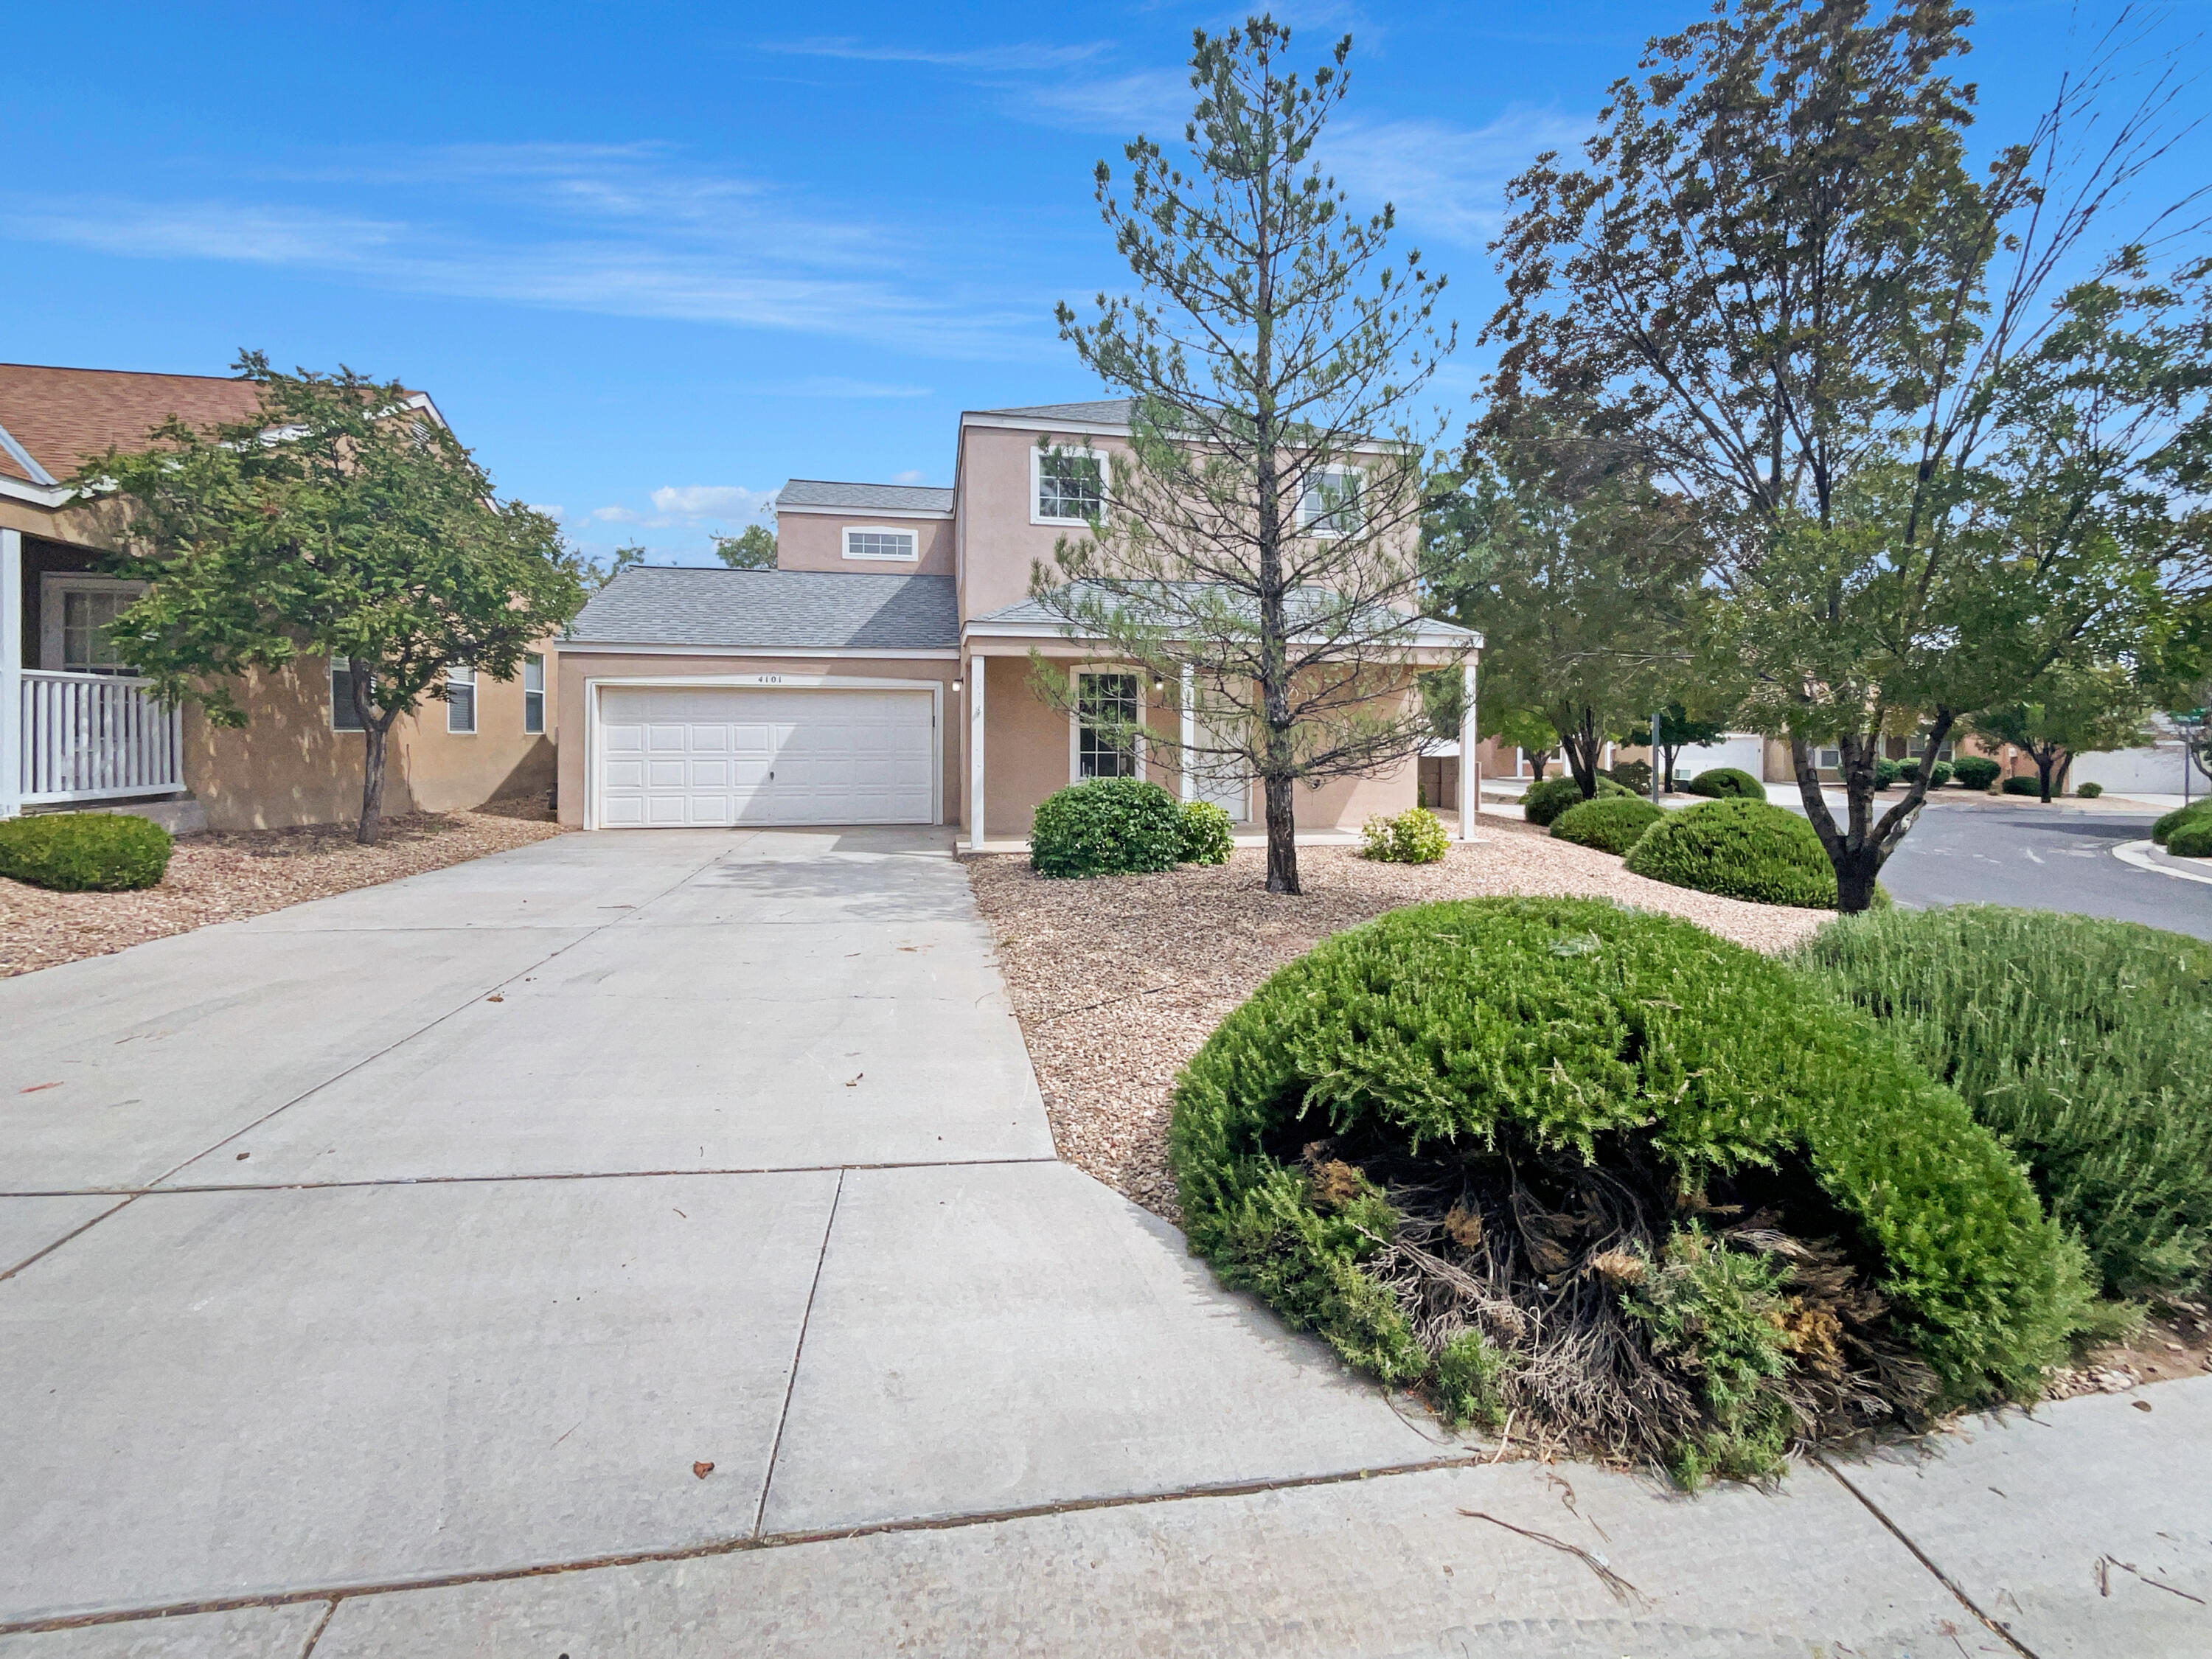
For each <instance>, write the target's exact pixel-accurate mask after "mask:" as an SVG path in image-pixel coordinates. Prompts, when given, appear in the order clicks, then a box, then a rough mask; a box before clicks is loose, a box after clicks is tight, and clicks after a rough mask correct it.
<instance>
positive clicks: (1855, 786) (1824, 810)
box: [1790, 708, 1958, 916]
mask: <svg viewBox="0 0 2212 1659" xmlns="http://www.w3.org/2000/svg"><path fill="white" fill-rule="evenodd" d="M1957 718H1958V717H1957V716H1956V715H1955V714H1953V713H1952V712H1951V711H1950V710H1948V709H1946V708H1938V709H1937V710H1936V721H1935V726H1934V728H1933V730H1932V731H1931V732H1930V733H1929V738H1928V741H1927V747H1926V748H1925V750H1923V752H1922V754H1921V757H1920V763H1919V765H1918V766H1917V767H1916V768H1915V769H1913V773H1912V777H1911V781H1910V782H1909V783H1907V784H1906V785H1905V799H1903V800H1901V801H1899V802H1898V803H1897V805H1894V806H1893V807H1891V808H1890V809H1889V811H1887V812H1885V813H1883V814H1882V817H1881V823H1875V821H1874V763H1875V757H1876V756H1877V755H1878V754H1879V753H1880V752H1881V735H1880V733H1879V732H1877V733H1875V735H1873V736H1870V737H1861V736H1858V735H1857V734H1855V733H1844V734H1839V735H1838V738H1837V739H1836V746H1837V748H1838V750H1839V751H1840V757H1841V759H1842V761H1843V763H1844V764H1843V772H1844V798H1845V799H1846V800H1847V801H1848V802H1849V807H1848V811H1847V813H1846V816H1847V818H1848V820H1849V823H1848V826H1847V827H1846V828H1844V829H1838V828H1837V827H1836V819H1835V815H1834V814H1833V813H1832V812H1830V811H1828V802H1827V798H1826V796H1824V795H1823V794H1822V793H1820V776H1819V775H1818V774H1817V773H1815V772H1814V769H1813V747H1812V744H1809V743H1808V742H1807V741H1806V740H1805V739H1804V738H1801V737H1799V736H1798V735H1797V734H1796V732H1791V733H1790V769H1791V770H1792V771H1793V772H1795V773H1796V776H1797V793H1798V796H1799V798H1800V799H1802V800H1803V802H1804V803H1805V816H1806V817H1807V818H1808V820H1810V821H1811V823H1812V825H1813V832H1814V834H1815V835H1817V836H1820V845H1821V847H1822V848H1825V849H1826V852H1827V854H1828V863H1829V865H1830V866H1831V867H1832V868H1833V869H1834V871H1835V872H1836V908H1837V909H1838V911H1839V912H1841V913H1842V914H1843V915H1847V916H1851V915H1858V914H1859V913H1860V912H1861V911H1863V910H1865V909H1868V908H1870V907H1871V906H1872V905H1873V903H1874V896H1875V882H1876V881H1878V880H1879V879H1880V878H1881V866H1883V865H1885V864H1887V863H1888V862H1889V855H1890V854H1891V853H1893V851H1895V850H1896V848H1897V844H1898V842H1900V841H1903V840H1904V839H1905V836H1906V835H1907V834H1908V833H1909V832H1910V831H1911V828H1912V826H1913V824H1914V823H1917V821H1918V820H1919V817H1920V809H1921V808H1922V807H1923V806H1925V805H1927V804H1928V780H1929V776H1930V775H1932V774H1933V773H1934V771H1935V769H1936V754H1937V753H1938V752H1939V751H1940V750H1942V747H1943V742H1944V739H1945V738H1948V736H1949V735H1950V732H1951V726H1952V725H1953V723H1954V721H1955V720H1956V719H1957Z"/></svg>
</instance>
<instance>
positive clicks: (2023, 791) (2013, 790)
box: [2004, 774, 2043, 795]
mask: <svg viewBox="0 0 2212 1659" xmlns="http://www.w3.org/2000/svg"><path fill="white" fill-rule="evenodd" d="M2004 793H2006V794H2008V795H2040V794H2042V793H2043V781H2042V780H2041V779H2039V778H2033V777H2029V776H2027V775H2024V774H2023V775H2021V776H2019V777H2015V778H2007V779H2006V780H2005V781H2004Z"/></svg>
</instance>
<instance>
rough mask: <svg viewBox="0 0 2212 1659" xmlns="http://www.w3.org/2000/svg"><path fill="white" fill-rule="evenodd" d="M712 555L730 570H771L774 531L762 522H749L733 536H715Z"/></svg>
mask: <svg viewBox="0 0 2212 1659" xmlns="http://www.w3.org/2000/svg"><path fill="white" fill-rule="evenodd" d="M714 556H715V557H716V558H718V559H720V561H721V562H723V563H724V564H726V565H727V566H729V567H730V568H731V569H732V570H773V569H775V532H774V531H773V530H770V529H769V527H768V526H766V525H764V524H749V525H747V526H745V527H744V529H743V530H741V531H739V532H738V533H737V534H736V535H734V536H717V537H715V538H714Z"/></svg>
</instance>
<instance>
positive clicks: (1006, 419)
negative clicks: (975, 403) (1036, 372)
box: [960, 415, 1129, 438]
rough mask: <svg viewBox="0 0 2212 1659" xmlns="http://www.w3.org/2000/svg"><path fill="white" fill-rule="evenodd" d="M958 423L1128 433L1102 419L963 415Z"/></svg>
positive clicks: (1089, 435)
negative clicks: (1022, 418) (1035, 418)
mask: <svg viewBox="0 0 2212 1659" xmlns="http://www.w3.org/2000/svg"><path fill="white" fill-rule="evenodd" d="M960 424H961V426H962V427H963V428H966V427H971V426H979V427H983V428H987V429H988V430H990V431H994V432H1041V433H1043V434H1045V435H1047V436H1050V435H1052V434H1054V433H1059V432H1073V433H1079V434H1081V435H1083V436H1085V437H1087V438H1126V437H1127V436H1128V435H1129V428H1128V427H1127V425H1126V424H1125V425H1121V426H1114V425H1111V424H1109V423H1108V422H1103V421H1053V422H1044V421H1038V420H1015V419H1013V418H1012V417H1011V416H1005V415H963V416H961V417H960Z"/></svg>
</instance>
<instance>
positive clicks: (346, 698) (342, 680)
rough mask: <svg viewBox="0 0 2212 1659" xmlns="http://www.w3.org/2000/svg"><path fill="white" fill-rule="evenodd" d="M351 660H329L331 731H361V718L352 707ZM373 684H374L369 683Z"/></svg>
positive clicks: (341, 658) (340, 658)
mask: <svg viewBox="0 0 2212 1659" xmlns="http://www.w3.org/2000/svg"><path fill="white" fill-rule="evenodd" d="M351 663H352V659H351V658H349V657H332V658H331V731H333V732H358V731H361V730H362V723H361V716H360V715H359V714H356V712H355V710H354V706H353V676H352V670H351ZM371 684H374V682H373V681H372V682H371Z"/></svg>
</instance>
